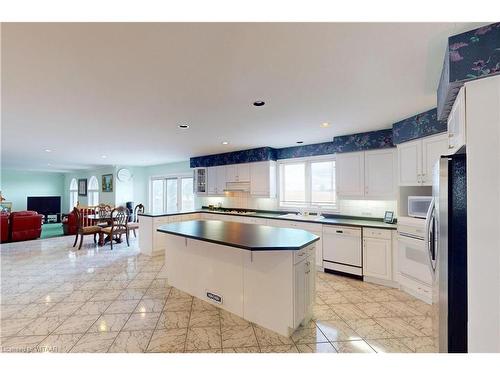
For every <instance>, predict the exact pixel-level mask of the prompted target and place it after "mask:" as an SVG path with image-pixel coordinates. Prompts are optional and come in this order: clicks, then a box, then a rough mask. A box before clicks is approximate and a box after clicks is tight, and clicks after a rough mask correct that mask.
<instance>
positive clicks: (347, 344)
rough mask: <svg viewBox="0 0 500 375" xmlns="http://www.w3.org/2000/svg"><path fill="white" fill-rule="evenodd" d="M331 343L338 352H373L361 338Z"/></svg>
mask: <svg viewBox="0 0 500 375" xmlns="http://www.w3.org/2000/svg"><path fill="white" fill-rule="evenodd" d="M332 345H333V346H334V348H335V350H337V352H339V353H375V351H374V350H373V349H372V348H371V347H370V345H368V344H367V343H366V342H365V341H363V340H357V341H340V342H332Z"/></svg>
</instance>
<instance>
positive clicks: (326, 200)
mask: <svg viewBox="0 0 500 375" xmlns="http://www.w3.org/2000/svg"><path fill="white" fill-rule="evenodd" d="M279 187H280V189H279V193H280V206H281V207H298V208H310V209H317V210H335V209H336V201H337V194H336V191H335V160H333V159H316V158H313V159H305V160H304V159H302V160H301V161H285V162H282V163H280V164H279Z"/></svg>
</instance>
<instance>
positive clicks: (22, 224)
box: [10, 211, 43, 242]
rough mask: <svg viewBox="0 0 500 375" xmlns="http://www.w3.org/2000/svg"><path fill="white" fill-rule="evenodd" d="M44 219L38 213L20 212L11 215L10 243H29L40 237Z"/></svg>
mask: <svg viewBox="0 0 500 375" xmlns="http://www.w3.org/2000/svg"><path fill="white" fill-rule="evenodd" d="M42 219H43V215H40V214H39V213H38V212H36V211H19V212H12V213H11V214H10V241H13V242H14V241H28V240H34V239H36V238H39V237H40V234H41V233H42Z"/></svg>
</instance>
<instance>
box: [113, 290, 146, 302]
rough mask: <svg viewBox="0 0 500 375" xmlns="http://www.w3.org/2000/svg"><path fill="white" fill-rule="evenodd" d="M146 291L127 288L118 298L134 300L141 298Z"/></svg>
mask: <svg viewBox="0 0 500 375" xmlns="http://www.w3.org/2000/svg"><path fill="white" fill-rule="evenodd" d="M144 293H146V289H125V290H124V291H123V292H122V293H121V294H120V295H119V296H118V298H117V300H134V299H141V298H142V296H143V295H144Z"/></svg>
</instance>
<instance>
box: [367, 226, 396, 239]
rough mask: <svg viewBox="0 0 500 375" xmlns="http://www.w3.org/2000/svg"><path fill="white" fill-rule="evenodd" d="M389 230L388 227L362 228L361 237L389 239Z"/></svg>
mask: <svg viewBox="0 0 500 375" xmlns="http://www.w3.org/2000/svg"><path fill="white" fill-rule="evenodd" d="M391 235H392V233H391V231H390V230H388V229H374V228H363V237H369V238H380V239H381V240H390V239H391Z"/></svg>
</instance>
